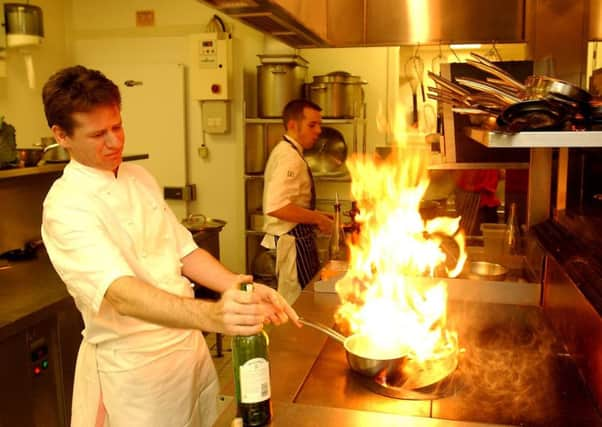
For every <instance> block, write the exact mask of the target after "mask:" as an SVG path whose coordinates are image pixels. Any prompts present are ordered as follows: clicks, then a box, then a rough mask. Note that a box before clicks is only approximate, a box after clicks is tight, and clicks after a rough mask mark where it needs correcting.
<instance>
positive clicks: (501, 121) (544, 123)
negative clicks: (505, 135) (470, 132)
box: [498, 99, 568, 132]
mask: <svg viewBox="0 0 602 427" xmlns="http://www.w3.org/2000/svg"><path fill="white" fill-rule="evenodd" d="M567 118H568V115H567V112H566V110H565V109H564V108H562V106H560V105H558V104H554V103H551V102H548V101H546V100H545V99H538V100H528V101H521V102H517V103H516V104H513V105H511V106H509V107H508V108H506V109H505V110H504V111H502V114H500V116H499V117H498V125H499V126H500V127H502V128H505V129H506V130H508V131H510V132H522V131H529V130H540V131H543V130H558V129H560V127H561V126H562V125H563V124H564V121H565V120H566V119H567Z"/></svg>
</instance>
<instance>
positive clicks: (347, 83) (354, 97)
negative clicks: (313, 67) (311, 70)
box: [307, 71, 367, 118]
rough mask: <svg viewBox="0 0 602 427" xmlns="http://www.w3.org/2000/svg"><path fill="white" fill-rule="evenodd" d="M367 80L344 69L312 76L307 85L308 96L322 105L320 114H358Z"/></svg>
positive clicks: (341, 116)
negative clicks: (310, 81)
mask: <svg viewBox="0 0 602 427" xmlns="http://www.w3.org/2000/svg"><path fill="white" fill-rule="evenodd" d="M366 83H367V82H366V81H365V80H362V79H361V78H360V77H359V76H352V75H351V74H349V73H347V72H345V71H334V72H332V73H328V74H326V75H323V76H314V78H313V82H312V83H311V84H309V85H308V88H307V89H308V94H307V95H308V98H309V99H310V100H311V101H312V102H315V103H316V104H318V105H319V106H320V107H322V116H323V117H331V118H345V117H357V116H360V113H361V109H362V105H363V103H364V90H363V88H362V86H363V85H365V84H366Z"/></svg>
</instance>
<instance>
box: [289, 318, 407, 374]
mask: <svg viewBox="0 0 602 427" xmlns="http://www.w3.org/2000/svg"><path fill="white" fill-rule="evenodd" d="M299 321H300V322H301V323H303V324H304V325H306V326H309V327H311V328H314V329H317V330H318V331H321V332H323V333H325V334H326V335H328V336H329V337H331V338H333V339H335V340H337V341H338V342H340V343H341V344H343V346H344V347H345V353H346V355H347V363H348V364H349V367H350V368H351V370H352V371H354V372H357V373H358V374H360V375H363V376H365V377H374V376H375V375H376V374H378V373H379V372H383V370H385V371H388V370H390V369H391V368H395V367H398V366H403V364H404V362H405V361H406V360H407V352H405V351H403V350H399V351H398V352H388V354H385V353H384V352H383V354H376V353H375V354H370V353H371V346H370V343H372V342H373V341H372V340H371V339H370V337H368V336H366V335H363V334H354V335H350V336H348V337H346V336H344V335H342V334H340V333H338V332H337V331H335V330H333V329H332V328H329V327H328V326H325V325H323V324H321V323H319V322H313V321H309V320H306V319H303V318H300V319H299Z"/></svg>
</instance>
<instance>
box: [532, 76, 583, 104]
mask: <svg viewBox="0 0 602 427" xmlns="http://www.w3.org/2000/svg"><path fill="white" fill-rule="evenodd" d="M526 83H527V91H526V97H527V98H529V99H542V98H550V97H551V98H552V100H560V101H565V102H568V103H576V104H587V103H589V101H590V100H591V99H592V95H591V94H590V93H589V92H587V91H585V90H583V89H581V88H580V87H579V86H575V85H573V84H571V83H569V82H565V81H563V80H558V79H554V78H552V77H548V76H529V77H528V78H527V81H526Z"/></svg>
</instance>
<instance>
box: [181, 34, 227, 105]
mask: <svg viewBox="0 0 602 427" xmlns="http://www.w3.org/2000/svg"><path fill="white" fill-rule="evenodd" d="M231 68H232V38H231V36H230V34H228V33H217V32H216V33H201V34H193V35H191V36H190V69H189V79H190V84H189V87H190V95H191V96H192V98H193V99H198V100H199V101H216V100H226V99H229V98H230V74H231Z"/></svg>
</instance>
